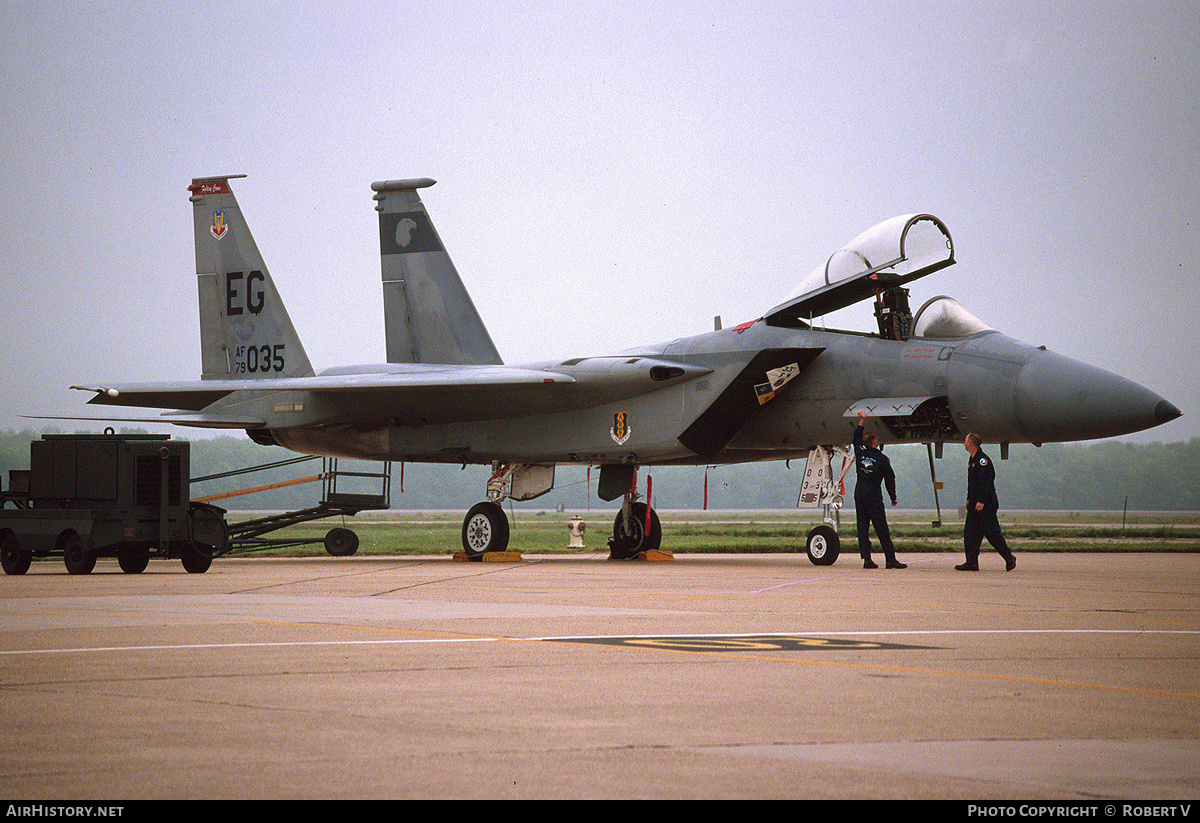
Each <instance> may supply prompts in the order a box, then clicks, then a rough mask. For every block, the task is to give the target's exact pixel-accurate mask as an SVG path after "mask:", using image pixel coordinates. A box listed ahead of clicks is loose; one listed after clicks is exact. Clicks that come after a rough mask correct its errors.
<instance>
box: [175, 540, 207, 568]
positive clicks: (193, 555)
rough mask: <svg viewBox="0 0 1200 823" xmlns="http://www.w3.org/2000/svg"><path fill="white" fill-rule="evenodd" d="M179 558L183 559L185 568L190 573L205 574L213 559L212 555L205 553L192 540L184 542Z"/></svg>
mask: <svg viewBox="0 0 1200 823" xmlns="http://www.w3.org/2000/svg"><path fill="white" fill-rule="evenodd" d="M179 559H180V560H181V561H183V568H184V570H185V571H187V573H188V574H204V573H205V572H206V571H208V567H209V566H211V565H212V561H213V559H212V555H208V554H205V553H204V551H203V550H202V549H199V548H197V547H196V544H195V543H192V542H190V541H189V542H187V543H184V544H183V548H182V549H181V550H180V552H179Z"/></svg>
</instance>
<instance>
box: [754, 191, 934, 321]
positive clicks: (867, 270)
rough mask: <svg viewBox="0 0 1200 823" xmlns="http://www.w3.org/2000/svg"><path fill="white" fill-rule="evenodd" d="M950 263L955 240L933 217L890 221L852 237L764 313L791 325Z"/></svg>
mask: <svg viewBox="0 0 1200 823" xmlns="http://www.w3.org/2000/svg"><path fill="white" fill-rule="evenodd" d="M953 263H954V241H953V240H952V239H951V238H950V232H949V230H947V228H946V226H945V224H943V223H942V221H941V220H939V219H938V218H936V217H934V216H933V215H932V214H907V215H901V216H900V217H893V218H892V219H891V220H885V221H884V222H882V223H880V224H878V225H876V226H874V227H873V228H870V229H868V230H867V231H865V232H863V233H862V234H860V235H859V236H858V237H856V238H854V240H852V241H851V242H850V244H849V245H847V246H846V247H845V248H842V249H840V250H838V251H836V252H834V253H833V254H832V255H830V257H829V259H828V260H826V261H825V264H824V265H822V266H821V267H820V268H818V269H817V270H816V271H814V272H813V273H812V274H810V275H809V276H808V277H806V278H805V279H804V280H802V281H801V282H800V285H799V286H797V287H796V288H795V289H794V290H793V291H792V293H791V294H789V295H788V297H787V299H786V300H785V301H784V302H783V303H781V304H780V305H778V306H776V307H775V308H774V309H772V310H771V311H770V312H768V313H767V315H766V319H767V321H768V322H771V323H774V324H776V325H791V324H793V323H795V321H798V320H803V319H804V318H807V317H813V316H816V315H821V314H828V313H829V312H831V311H835V310H837V309H840V308H844V307H846V306H849V305H852V304H854V303H857V302H858V301H860V300H864V299H866V298H868V297H871V296H873V295H874V294H875V293H876V292H879V291H883V290H885V289H890V288H893V287H895V286H901V285H904V284H905V283H908V282H910V281H912V280H916V279H917V278H918V277H924V276H925V275H927V274H932V273H933V272H935V271H937V270H939V269H943V268H945V267H946V266H949V265H952V264H953Z"/></svg>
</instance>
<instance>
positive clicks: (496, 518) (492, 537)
mask: <svg viewBox="0 0 1200 823" xmlns="http://www.w3.org/2000/svg"><path fill="white" fill-rule="evenodd" d="M552 488H554V466H539V465H528V464H524V463H514V464H507V465H501V464H495V465H493V467H492V476H491V478H489V479H488V483H487V497H488V499H487V500H485V501H483V502H482V503H476V504H475V505H474V506H472V507H471V510H470V511H468V512H467V516H466V517H465V518H463V526H462V546H463V551H464V552H466V555H467V557H468V558H470V559H471V560H479V559H480V558H482V557H483V555H485V554H487V553H488V552H502V551H505V550H506V549H507V548H508V532H509V529H508V515H506V514H505V513H504V509H503V508H501V506H500V504H501V503H503V502H504V501H505V500H508V499H509V498H511V499H513V500H533V499H534V498H535V497H541V496H542V495H543V494H545V493H546V492H548V491H550V490H551V489H552Z"/></svg>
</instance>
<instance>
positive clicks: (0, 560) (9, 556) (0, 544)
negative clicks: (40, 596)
mask: <svg viewBox="0 0 1200 823" xmlns="http://www.w3.org/2000/svg"><path fill="white" fill-rule="evenodd" d="M32 562H33V553H32V552H23V551H21V544H20V542H19V541H18V540H17V536H16V535H15V534H13V533H12V532H5V533H4V537H2V538H0V566H3V567H4V573H5V574H25V572H27V571H29V565H30V564H31V563H32Z"/></svg>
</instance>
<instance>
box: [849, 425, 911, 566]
mask: <svg viewBox="0 0 1200 823" xmlns="http://www.w3.org/2000/svg"><path fill="white" fill-rule="evenodd" d="M866 419H867V416H866V414H864V413H863V412H861V411H860V412H859V413H858V426H857V427H856V428H855V429H854V468H855V472H856V473H857V475H858V480H857V482H856V483H855V484H854V511H855V513H856V514H857V515H858V553H859V554H860V555H862V559H863V568H864V569H878V568H879V564H877V563H876V562H875V561H874V560H872V559H871V526H874V527H875V534H876V535H878V536H879V545H880V546H882V547H883V555H884V557H886V558H887V568H889V569H906V568H908V564H906V563H901V562H900V561H899V560H897V559H896V547H895V546H893V545H892V536H891V533H890V532H889V531H888V523H887V510H886V509H884V507H883V492H882V491H880V488H879V486H880V484H881V483H886V484H887V490H888V496H889V497H890V498H891V499H892V505H893V506H894V505H896V475H895V473H894V472H893V471H892V462H891V461H890V460H888V459H887V457H886V456H885V455H884V453H883V452H882V451H881V450H880V449H879V445H878V444H879V441H878V440H877V439H876V437H875V435H873V434H867V435H866V436H864V435H863V421H865V420H866Z"/></svg>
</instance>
